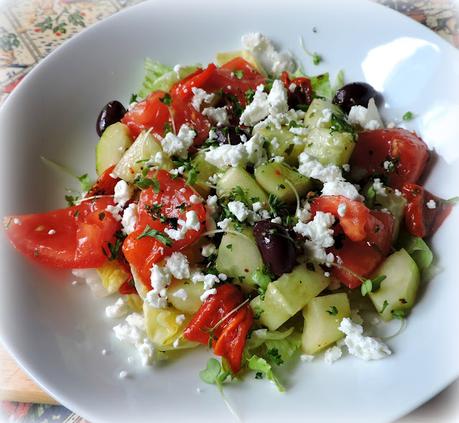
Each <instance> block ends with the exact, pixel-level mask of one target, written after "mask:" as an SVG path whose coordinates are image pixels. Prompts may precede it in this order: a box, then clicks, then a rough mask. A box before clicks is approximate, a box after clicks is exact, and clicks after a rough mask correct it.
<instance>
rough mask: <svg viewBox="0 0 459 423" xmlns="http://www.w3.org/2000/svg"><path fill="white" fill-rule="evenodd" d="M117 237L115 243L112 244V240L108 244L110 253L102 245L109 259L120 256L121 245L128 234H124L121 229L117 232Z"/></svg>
mask: <svg viewBox="0 0 459 423" xmlns="http://www.w3.org/2000/svg"><path fill="white" fill-rule="evenodd" d="M115 238H116V241H115V243H114V244H112V243H111V242H109V243H108V244H107V247H108V251H109V252H110V255H108V254H107V252H106V251H105V249H104V248H103V247H102V252H103V253H104V255H105V256H107V257H108V260H109V261H113V260H116V259H117V258H118V257H119V255H120V251H121V247H122V245H123V241H124V238H126V235H124V234H123V233H122V232H121V231H117V232H116V233H115Z"/></svg>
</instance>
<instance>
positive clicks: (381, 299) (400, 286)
mask: <svg viewBox="0 0 459 423" xmlns="http://www.w3.org/2000/svg"><path fill="white" fill-rule="evenodd" d="M382 275H385V276H386V278H385V279H384V280H383V281H382V282H381V285H380V287H379V289H378V290H377V291H376V292H371V293H370V294H369V296H370V299H371V301H372V302H373V304H374V306H375V308H376V310H377V311H378V313H379V314H380V315H381V317H382V318H383V319H384V320H391V319H393V318H394V313H395V315H397V311H399V310H403V311H402V312H401V313H404V312H405V311H407V310H410V309H411V308H412V307H413V306H414V302H415V300H416V293H417V291H418V287H419V281H420V273H419V269H418V266H417V265H416V262H415V261H414V260H413V259H412V258H411V256H410V255H409V254H408V253H407V252H406V251H405V250H404V249H403V248H402V249H401V250H399V251H397V252H395V253H393V254H391V255H390V256H389V257H388V258H387V259H386V260H385V261H384V263H383V264H382V265H381V266H380V267H379V268H378V269H377V270H376V272H375V273H374V274H373V275H372V276H371V278H372V279H374V278H376V277H378V276H382Z"/></svg>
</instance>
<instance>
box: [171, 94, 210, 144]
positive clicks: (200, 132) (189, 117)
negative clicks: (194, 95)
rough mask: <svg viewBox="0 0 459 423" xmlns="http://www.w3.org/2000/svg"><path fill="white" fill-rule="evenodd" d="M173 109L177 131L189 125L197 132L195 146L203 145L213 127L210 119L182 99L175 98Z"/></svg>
mask: <svg viewBox="0 0 459 423" xmlns="http://www.w3.org/2000/svg"><path fill="white" fill-rule="evenodd" d="M172 107H173V110H174V125H175V128H176V130H177V131H178V130H179V129H180V127H181V126H182V125H183V124H187V125H188V126H190V127H191V128H193V129H194V130H195V131H196V137H195V139H194V141H193V143H194V145H195V146H199V145H201V144H202V143H203V142H204V141H205V140H206V139H207V138H208V137H209V131H210V128H211V127H212V125H211V123H210V121H209V119H207V117H205V116H204V115H203V114H202V113H200V112H198V111H197V110H196V109H195V108H194V107H193V105H192V104H191V103H190V102H189V101H184V100H183V99H181V98H180V97H175V98H174V100H173V102H172Z"/></svg>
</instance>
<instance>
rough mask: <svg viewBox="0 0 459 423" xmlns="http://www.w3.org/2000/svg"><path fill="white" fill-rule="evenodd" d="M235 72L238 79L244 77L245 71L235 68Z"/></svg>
mask: <svg viewBox="0 0 459 423" xmlns="http://www.w3.org/2000/svg"><path fill="white" fill-rule="evenodd" d="M233 74H234V77H235V78H237V79H242V78H243V77H244V72H242V71H241V70H239V69H238V70H235V71H234V72H233Z"/></svg>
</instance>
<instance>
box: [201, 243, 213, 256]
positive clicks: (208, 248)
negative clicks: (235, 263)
mask: <svg viewBox="0 0 459 423" xmlns="http://www.w3.org/2000/svg"><path fill="white" fill-rule="evenodd" d="M216 253H217V247H216V246H215V244H206V245H203V247H202V250H201V254H202V256H203V257H206V258H207V257H210V256H211V255H213V254H216Z"/></svg>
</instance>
